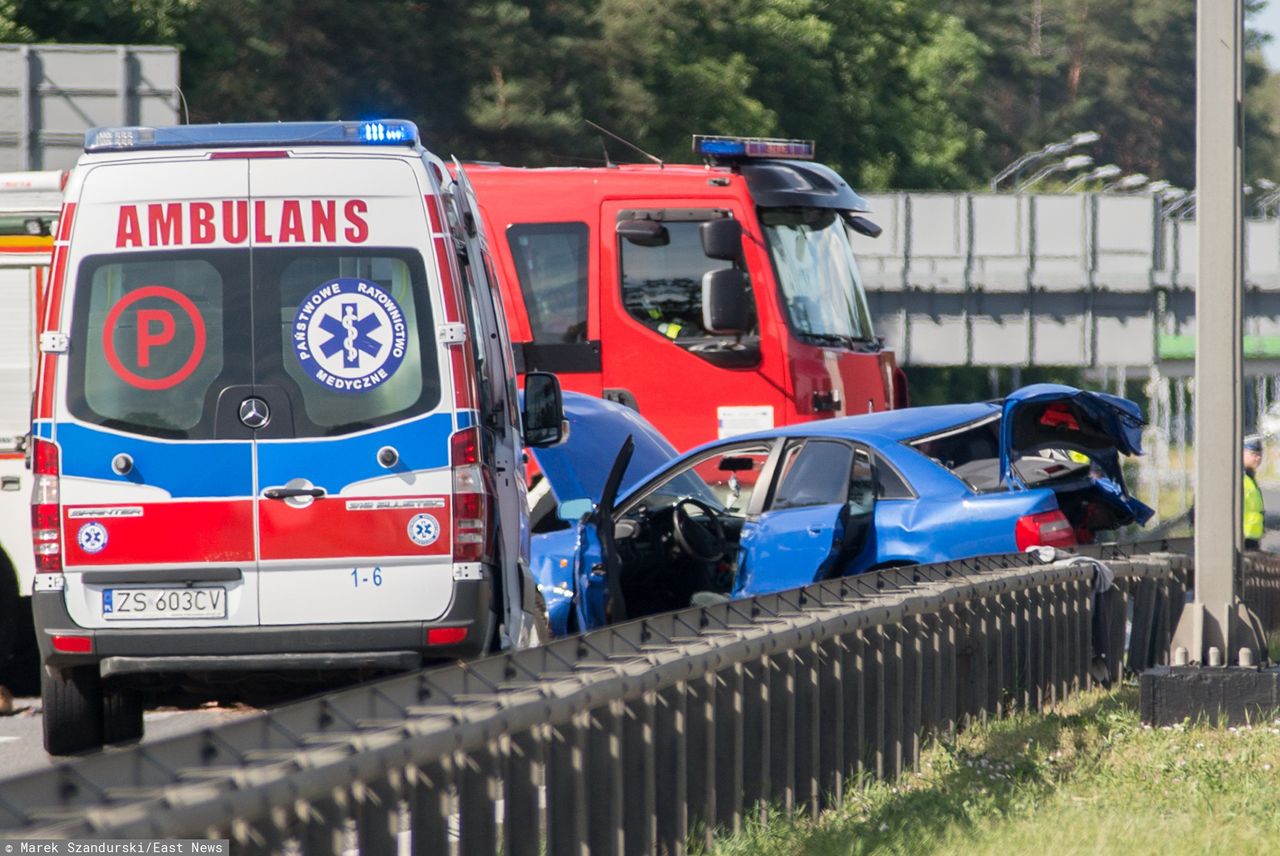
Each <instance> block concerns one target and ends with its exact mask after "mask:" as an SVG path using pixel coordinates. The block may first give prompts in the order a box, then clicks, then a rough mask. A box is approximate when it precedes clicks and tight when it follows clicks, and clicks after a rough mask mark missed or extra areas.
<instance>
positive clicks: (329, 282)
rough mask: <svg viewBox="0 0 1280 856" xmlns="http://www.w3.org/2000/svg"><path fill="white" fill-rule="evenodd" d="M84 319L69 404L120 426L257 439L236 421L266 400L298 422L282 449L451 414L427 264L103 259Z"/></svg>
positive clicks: (95, 266)
mask: <svg viewBox="0 0 1280 856" xmlns="http://www.w3.org/2000/svg"><path fill="white" fill-rule="evenodd" d="M74 318H75V320H74V322H73V324H72V331H71V335H72V342H71V349H70V350H71V353H70V356H71V361H70V367H69V373H70V378H69V380H70V383H69V389H68V406H69V407H70V409H71V412H72V413H73V414H74V415H76V416H77V417H78V418H80V419H83V420H84V421H86V422H91V423H94V424H99V425H103V426H106V427H109V428H115V429H118V430H123V431H129V432H132V433H138V434H145V435H149V436H154V437H166V438H175V439H218V438H228V437H233V436H245V432H244V429H243V427H242V426H241V425H240V424H239V421H238V419H237V417H236V414H235V412H233V411H228V408H229V407H234V406H238V404H239V402H240V400H241V398H243V396H244V395H246V394H248V390H249V389H250V388H253V387H257V388H258V389H261V390H264V392H263V393H261V394H264V395H267V396H268V397H273V396H284V397H285V398H287V402H288V403H287V407H286V408H285V409H286V410H288V411H289V412H288V413H287V414H283V415H279V416H278V418H277V419H276V420H275V421H274V422H273V423H272V431H273V433H272V435H271V436H273V437H276V438H278V437H280V436H293V437H320V436H333V435H337V434H344V433H350V432H354V431H361V430H366V429H369V428H373V427H376V426H378V425H383V424H387V423H389V422H393V421H397V420H400V419H406V418H409V417H412V416H415V415H418V414H421V413H425V412H428V411H430V410H432V409H434V408H435V407H436V406H437V405H438V404H439V402H440V397H441V388H440V386H441V385H440V373H439V366H438V360H437V356H436V344H435V338H434V332H435V325H434V323H433V321H432V312H431V303H430V290H429V289H428V287H427V280H426V271H425V266H424V264H423V259H422V255H421V253H419V252H418V251H416V250H410V249H401V248H364V247H361V248H360V249H359V250H353V249H351V248H336V247H297V248H294V247H289V248H285V247H273V248H255V249H254V250H252V251H247V250H243V249H216V250H204V251H198V250H177V251H163V252H148V253H126V254H119V255H103V256H92V257H89V258H87V259H85V260H84V262H83V263H82V264H81V266H80V270H79V273H78V277H77V287H76V296H75V315H74ZM232 388H234V389H233V390H232V393H231V398H229V399H228V400H227V401H223V400H222V399H223V398H226V396H224V395H223V393H224V392H225V391H227V390H228V389H232ZM277 405H278V406H283V405H284V402H283V399H277ZM221 411H228V412H221ZM281 432H283V434H282V433H281Z"/></svg>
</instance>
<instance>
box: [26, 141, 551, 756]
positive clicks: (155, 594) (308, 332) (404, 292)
mask: <svg viewBox="0 0 1280 856" xmlns="http://www.w3.org/2000/svg"><path fill="white" fill-rule="evenodd" d="M465 181H466V180H465V176H461V175H460V177H459V179H457V180H455V179H453V178H451V177H450V174H449V172H448V170H446V169H445V168H444V164H443V162H442V161H441V160H440V159H439V158H437V157H435V156H434V155H432V154H431V153H429V152H426V151H424V150H423V148H422V146H421V145H420V143H419V141H418V132H417V128H416V127H415V126H414V125H413V124H412V123H410V122H403V121H380V122H319V123H284V124H242V125H216V126H183V127H173V128H142V127H134V128H99V129H94V130H91V131H90V132H89V133H88V134H87V136H86V144H85V154H84V155H83V157H82V158H81V159H80V161H79V163H78V164H77V166H76V168H75V170H74V171H73V172H72V176H71V179H70V182H69V183H68V186H67V204H66V207H65V209H64V214H63V222H62V224H61V228H60V229H59V235H58V238H59V240H58V241H57V242H56V244H55V248H54V277H53V281H52V283H51V287H50V293H49V309H48V313H47V316H46V317H47V323H46V325H45V329H44V330H43V331H42V332H41V334H40V351H41V360H40V368H39V377H38V379H37V390H36V396H35V408H34V410H35V418H34V424H33V427H32V433H33V441H32V442H33V448H32V461H33V467H34V473H35V485H34V489H33V494H32V521H33V522H32V528H33V539H34V546H35V555H36V564H37V573H36V581H35V593H34V596H33V610H34V614H35V625H36V634H37V641H38V643H39V646H40V651H41V657H42V661H43V663H44V665H45V669H44V671H43V674H42V690H43V697H44V725H45V732H44V733H45V747H46V749H48V751H49V752H51V753H55V754H61V753H68V752H75V751H80V750H84V749H87V748H93V747H96V746H100V745H102V744H103V743H104V742H105V743H114V742H121V741H126V740H131V739H135V738H137V737H138V736H139V735H140V734H141V732H142V706H143V702H142V700H143V698H144V696H143V691H144V690H146V689H147V688H148V686H152V685H156V684H159V685H167V684H171V683H173V682H174V681H175V680H179V679H180V680H181V681H182V682H183V683H189V682H191V681H193V680H206V681H208V682H210V683H213V682H217V681H219V680H225V679H226V678H227V677H233V676H234V677H235V678H237V679H245V678H249V679H253V678H258V679H261V678H263V677H266V678H267V679H268V680H276V679H278V676H279V673H280V672H283V671H293V672H295V674H297V673H300V672H301V673H308V674H314V673H316V672H321V673H329V672H336V671H341V672H345V673H370V672H378V671H391V670H402V669H410V668H414V667H417V666H418V665H419V664H421V663H422V661H423V660H424V659H443V658H456V657H466V656H472V655H475V654H479V653H481V652H483V651H486V650H492V649H495V648H503V647H510V646H520V645H526V644H532V643H535V642H537V641H539V640H540V638H541V636H542V634H543V633H544V629H545V617H544V615H543V614H542V612H543V611H542V609H541V608H540V603H539V599H538V597H537V594H536V590H535V587H534V585H533V583H532V581H531V579H530V578H529V576H528V571H527V567H528V562H527V555H528V521H527V516H526V514H527V513H526V510H525V509H526V503H525V494H524V477H523V469H524V467H523V463H522V454H523V449H522V446H523V443H524V441H525V439H527V440H528V441H529V442H532V443H547V442H555V441H557V440H558V439H559V433H560V430H561V419H562V413H561V404H560V395H559V387H558V384H557V383H556V381H555V378H554V377H552V376H550V375H542V376H540V377H537V378H531V379H530V380H531V381H532V382H526V403H527V408H526V411H525V414H524V426H525V432H526V433H525V435H524V437H523V438H522V435H521V423H522V413H521V410H520V405H519V403H518V401H517V393H516V386H515V372H514V367H513V363H512V360H511V355H510V344H509V342H508V338H507V332H506V329H505V326H504V322H503V319H502V316H501V314H500V313H499V312H498V310H497V306H498V305H499V304H498V299H497V297H496V294H497V291H496V286H495V285H494V284H493V281H492V276H491V273H490V271H491V270H492V267H491V264H490V261H489V252H488V248H487V245H486V243H485V239H484V235H483V233H482V232H481V231H480V228H479V222H480V218H479V217H478V216H476V215H475V214H474V200H473V198H472V196H471V194H470V193H469V190H468V188H467V187H466V183H465Z"/></svg>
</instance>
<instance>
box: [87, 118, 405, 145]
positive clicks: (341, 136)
mask: <svg viewBox="0 0 1280 856" xmlns="http://www.w3.org/2000/svg"><path fill="white" fill-rule="evenodd" d="M417 144H418V126H417V125H415V124H414V123H413V122H410V121H407V120H405V119H381V120H378V121H369V122H245V123H237V124H228V125H173V126H168V127H160V128H152V127H146V126H131V127H120V128H90V129H89V130H88V131H87V132H86V133H85V136H84V150H85V151H86V152H103V151H128V150H133V149H200V148H224V147H227V146H317V145H330V146H333V145H339V146H340V145H372V146H416V145H417Z"/></svg>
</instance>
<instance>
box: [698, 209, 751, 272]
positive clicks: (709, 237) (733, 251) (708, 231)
mask: <svg viewBox="0 0 1280 856" xmlns="http://www.w3.org/2000/svg"><path fill="white" fill-rule="evenodd" d="M698 237H700V238H701V239H702V254H703V255H705V256H706V257H707V258H709V259H720V260H721V261H726V262H736V261H737V260H738V259H739V258H741V257H742V224H741V223H739V222H738V221H737V220H734V219H733V218H732V217H717V218H716V219H715V220H708V221H707V222H705V223H703V224H702V225H701V226H699V227H698Z"/></svg>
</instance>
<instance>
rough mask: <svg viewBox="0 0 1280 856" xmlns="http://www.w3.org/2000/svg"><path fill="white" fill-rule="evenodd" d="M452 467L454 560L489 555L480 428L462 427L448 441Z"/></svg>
mask: <svg viewBox="0 0 1280 856" xmlns="http://www.w3.org/2000/svg"><path fill="white" fill-rule="evenodd" d="M449 447H450V448H449V460H450V461H451V462H452V468H453V560H454V561H455V562H479V561H483V560H484V559H486V558H488V552H489V551H488V546H489V509H490V507H491V503H492V498H491V497H490V495H489V494H490V493H491V491H490V489H489V485H488V483H487V481H486V479H485V473H484V467H483V465H482V464H481V459H480V429H479V428H476V427H472V428H465V429H463V430H461V431H458V432H456V433H455V434H454V435H453V437H452V438H451V439H450V441H449Z"/></svg>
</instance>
